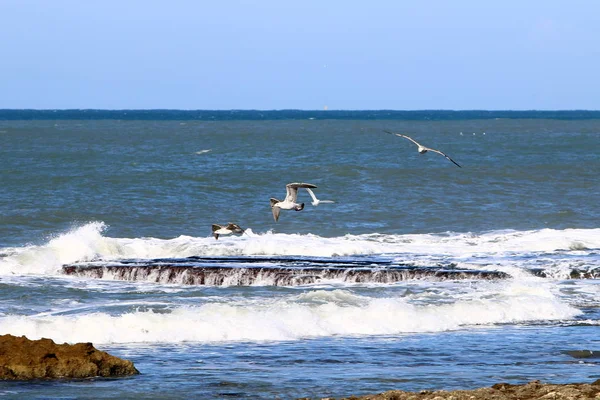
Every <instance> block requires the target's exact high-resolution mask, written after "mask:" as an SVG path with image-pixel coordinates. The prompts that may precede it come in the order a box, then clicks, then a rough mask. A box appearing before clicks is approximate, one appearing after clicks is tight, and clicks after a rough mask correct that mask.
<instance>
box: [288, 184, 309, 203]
mask: <svg viewBox="0 0 600 400" xmlns="http://www.w3.org/2000/svg"><path fill="white" fill-rule="evenodd" d="M298 188H306V189H314V188H316V186H315V185H313V184H311V183H296V182H294V183H288V184H287V185H285V189H286V196H285V201H286V202H292V203H295V202H296V199H297V198H298Z"/></svg>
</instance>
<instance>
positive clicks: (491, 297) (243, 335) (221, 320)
mask: <svg viewBox="0 0 600 400" xmlns="http://www.w3.org/2000/svg"><path fill="white" fill-rule="evenodd" d="M579 314H580V311H578V310H577V309H575V308H573V307H571V306H569V305H567V304H565V303H563V302H561V301H560V300H559V299H558V298H557V297H555V296H554V295H553V293H552V292H551V289H550V286H543V285H535V284H531V285H528V284H523V283H518V282H515V281H507V282H500V283H499V282H496V283H495V284H494V285H492V286H487V287H485V289H484V290H481V291H479V292H476V293H471V294H470V295H469V296H468V297H465V298H461V297H459V298H455V299H454V301H453V302H450V303H448V302H444V303H439V302H438V303H435V302H431V303H421V302H414V301H412V300H411V299H410V298H407V297H402V296H400V297H387V298H381V297H368V296H362V295H358V294H355V293H351V292H350V291H347V290H342V289H338V290H333V291H324V290H315V291H310V292H305V293H302V294H300V295H288V296H285V297H278V298H262V299H260V300H256V299H254V300H248V299H246V300H232V299H229V300H228V301H213V302H209V303H204V304H202V305H199V306H191V305H188V306H177V307H176V308H173V309H172V311H171V312H170V313H165V312H164V309H161V310H160V312H152V311H137V312H130V313H125V314H121V315H110V314H108V313H104V312H96V313H87V314H64V315H60V314H56V315H48V314H39V315H37V316H3V317H1V318H0V325H2V326H3V327H4V333H11V334H13V335H26V336H27V337H29V338H31V339H37V338H41V337H48V338H52V339H54V340H55V341H58V342H71V343H73V342H81V341H91V342H93V343H95V344H96V343H97V344H102V343H105V344H106V343H133V342H137V343H179V342H184V341H196V342H204V343H210V342H221V341H265V340H268V341H271V340H274V341H279V340H297V339H302V338H310V337H329V336H355V335H393V334H402V333H418V332H442V331H448V330H458V329H467V328H472V327H475V326H491V325H494V324H500V323H522V322H529V321H548V320H569V319H572V318H574V317H575V316H577V315H579Z"/></svg>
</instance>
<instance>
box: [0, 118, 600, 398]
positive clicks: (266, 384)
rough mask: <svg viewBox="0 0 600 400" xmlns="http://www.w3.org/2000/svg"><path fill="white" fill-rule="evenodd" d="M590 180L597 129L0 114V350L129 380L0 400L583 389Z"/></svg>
mask: <svg viewBox="0 0 600 400" xmlns="http://www.w3.org/2000/svg"><path fill="white" fill-rule="evenodd" d="M384 131H392V132H395V133H402V134H405V135H408V136H410V137H412V138H413V139H415V140H417V141H418V142H420V143H421V144H423V145H425V146H428V147H430V148H433V149H437V150H440V151H441V152H443V153H445V154H446V155H447V156H449V157H450V158H452V159H453V160H455V161H456V162H457V163H458V164H459V165H460V166H461V167H462V168H459V167H458V166H456V165H454V164H453V163H452V162H450V161H449V160H448V159H446V158H444V156H443V155H440V154H437V153H435V152H432V151H429V152H427V153H425V154H419V153H418V152H417V146H416V145H415V144H413V143H412V142H410V141H409V140H408V139H405V138H402V137H398V136H396V135H393V134H389V133H386V132H384ZM599 177H600V112H598V111H435V110H433V111H385V110H384V111H298V110H281V111H246V110H233V111H177V110H147V111H144V110H118V111H102V110H0V187H1V188H2V190H0V288H1V290H0V297H1V300H0V334H8V333H9V334H13V335H19V336H20V335H26V336H27V337H29V338H30V339H38V338H42V337H47V338H51V339H53V340H54V341H56V342H58V343H63V342H68V343H76V342H92V343H93V344H94V345H95V347H97V348H98V349H100V350H104V351H107V352H109V353H111V354H114V355H116V356H119V357H122V358H126V359H129V360H131V361H133V362H134V364H135V365H136V367H137V368H138V370H140V372H141V374H140V375H138V376H134V377H130V378H124V379H90V380H81V381H58V382H43V381H40V382H33V383H31V382H2V383H0V396H2V397H3V398H33V399H42V398H43V399H47V398H51V399H75V398H77V399H85V398H89V399H92V398H94V399H98V398H106V399H109V398H123V399H127V398H130V399H141V398H143V399H167V398H168V399H188V398H203V399H213V398H214V399H219V398H236V399H237V398H240V399H241V398H248V399H274V398H280V399H292V398H298V397H309V398H315V399H317V398H321V397H328V396H331V397H342V396H349V395H361V394H369V393H378V392H382V391H385V390H389V389H401V390H411V391H419V390H433V389H472V388H477V387H482V386H490V385H492V384H494V383H498V382H508V383H525V382H528V381H530V380H533V379H539V380H542V381H545V382H552V383H567V382H591V381H594V380H596V379H598V378H600V368H599V367H600V359H599V358H598V357H597V356H595V355H597V354H598V352H600V328H599V325H600V323H599V320H600V284H599V283H598V277H600V205H599V202H598V199H599V198H600V178H599ZM292 182H305V183H311V184H314V185H316V186H317V188H315V189H314V193H315V195H316V196H317V197H318V198H319V199H321V200H332V201H334V203H321V204H319V205H317V206H314V205H312V204H311V201H312V199H311V197H310V195H309V193H308V192H307V191H306V190H305V189H302V188H301V189H299V191H298V198H297V200H298V202H303V203H304V209H303V210H302V211H294V210H282V211H281V215H280V218H279V220H278V221H277V222H275V221H274V218H273V216H272V212H271V207H270V203H269V199H270V198H271V197H274V198H277V199H280V200H281V199H283V198H284V197H285V195H286V184H288V183H292ZM228 222H233V223H236V224H239V225H240V226H241V227H242V228H244V229H245V232H244V233H243V234H241V235H239V234H238V235H222V236H220V237H219V239H218V240H216V239H215V238H214V237H213V235H212V229H211V226H212V224H220V225H223V224H227V223H228ZM591 352H595V353H591ZM590 355H591V356H590Z"/></svg>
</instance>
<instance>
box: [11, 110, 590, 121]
mask: <svg viewBox="0 0 600 400" xmlns="http://www.w3.org/2000/svg"><path fill="white" fill-rule="evenodd" d="M310 119H316V120H324V119H333V120H397V121H459V120H481V119H557V120H593V119H600V110H555V111H550V110H522V111H513V110H170V109H148V110H137V109H136V110H127V109H121V110H102V109H56V110H52V109H39V110H38V109H0V121H17V120H20V121H22V120H127V121H138V120H162V121H171V120H172V121H181V120H185V121H193V120H197V121H242V120H255V121H260V120H310Z"/></svg>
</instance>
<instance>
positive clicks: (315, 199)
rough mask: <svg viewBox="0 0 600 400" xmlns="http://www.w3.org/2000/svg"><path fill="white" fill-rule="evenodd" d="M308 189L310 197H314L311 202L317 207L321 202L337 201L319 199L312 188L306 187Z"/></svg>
mask: <svg viewBox="0 0 600 400" xmlns="http://www.w3.org/2000/svg"><path fill="white" fill-rule="evenodd" d="M306 190H307V191H308V194H310V197H312V202H311V204H312V205H313V206H315V207H316V206H318V205H319V204H321V203H335V201H333V200H319V199H317V196H315V194H314V193H313V191H312V190H310V188H306Z"/></svg>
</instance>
